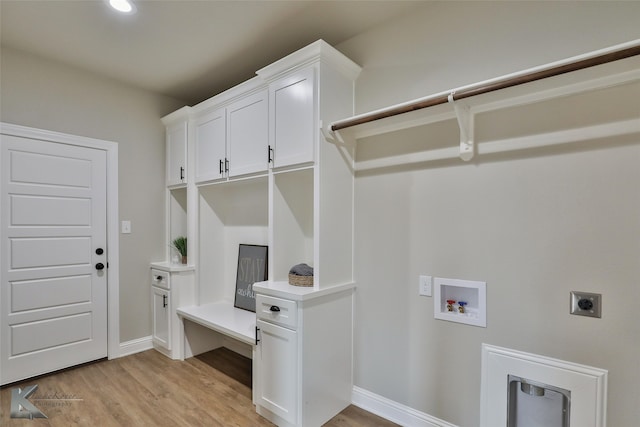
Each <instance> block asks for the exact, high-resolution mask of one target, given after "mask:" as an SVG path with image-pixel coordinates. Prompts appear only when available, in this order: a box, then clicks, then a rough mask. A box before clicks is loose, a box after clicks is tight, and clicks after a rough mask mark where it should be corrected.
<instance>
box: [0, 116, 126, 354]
mask: <svg viewBox="0 0 640 427" xmlns="http://www.w3.org/2000/svg"><path fill="white" fill-rule="evenodd" d="M0 133H1V134H3V135H11V136H17V137H23V138H31V139H37V140H41V141H44V142H55V143H60V144H67V145H75V146H80V147H85V148H92V149H97V150H104V151H105V153H106V157H107V180H106V181H107V224H106V225H107V248H108V250H107V265H108V269H109V273H108V274H107V357H108V358H109V359H115V358H118V357H120V310H119V306H120V246H119V244H120V242H119V236H118V143H116V142H112V141H105V140H101V139H95V138H89V137H84V136H77V135H70V134H65V133H60V132H54V131H49V130H44V129H36V128H31V127H26V126H21V125H14V124H10V123H4V122H0ZM0 212H1V211H0Z"/></svg>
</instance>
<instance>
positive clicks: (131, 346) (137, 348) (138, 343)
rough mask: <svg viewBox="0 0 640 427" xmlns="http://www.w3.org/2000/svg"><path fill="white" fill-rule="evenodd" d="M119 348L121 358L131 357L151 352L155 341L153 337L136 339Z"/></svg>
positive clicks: (124, 343)
mask: <svg viewBox="0 0 640 427" xmlns="http://www.w3.org/2000/svg"><path fill="white" fill-rule="evenodd" d="M119 347H120V348H119V357H125V356H130V355H132V354H136V353H140V352H143V351H147V350H151V349H152V348H153V339H152V338H151V335H149V336H148V337H142V338H136V339H134V340H131V341H127V342H123V343H122V344H120V346H119Z"/></svg>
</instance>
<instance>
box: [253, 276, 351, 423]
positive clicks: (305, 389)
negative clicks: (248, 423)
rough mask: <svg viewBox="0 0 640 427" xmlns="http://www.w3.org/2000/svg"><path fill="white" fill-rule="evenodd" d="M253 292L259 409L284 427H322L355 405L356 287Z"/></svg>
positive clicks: (268, 285)
mask: <svg viewBox="0 0 640 427" xmlns="http://www.w3.org/2000/svg"><path fill="white" fill-rule="evenodd" d="M291 288H294V289H291ZM254 290H255V292H256V315H257V319H258V320H257V327H258V332H257V334H258V344H257V347H256V351H255V355H256V360H255V361H254V366H255V371H254V375H256V378H255V380H254V390H253V393H254V403H255V404H256V410H257V411H258V413H259V414H260V415H262V416H264V417H265V418H267V419H269V420H270V421H271V422H273V423H274V424H276V425H278V426H281V427H282V426H305V427H314V426H321V425H322V424H324V423H326V422H327V421H329V420H330V419H331V418H333V417H334V416H335V415H336V414H338V413H339V412H340V411H342V410H343V409H344V408H346V407H347V406H348V405H349V404H350V403H351V392H352V361H353V355H352V328H351V325H352V315H353V312H352V306H353V286H352V285H347V286H337V287H335V288H334V289H327V290H325V291H323V292H318V291H314V290H313V289H309V288H306V289H305V288H302V289H295V287H292V286H290V285H289V284H288V283H286V282H281V283H277V282H275V283H274V282H263V283H256V284H254Z"/></svg>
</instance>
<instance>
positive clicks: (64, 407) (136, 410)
mask: <svg viewBox="0 0 640 427" xmlns="http://www.w3.org/2000/svg"><path fill="white" fill-rule="evenodd" d="M36 384H37V386H38V389H37V390H36V391H35V393H34V394H33V395H32V396H31V397H29V401H30V402H31V403H33V405H34V406H36V407H37V408H38V409H40V410H41V411H42V412H43V413H44V414H45V415H46V416H47V419H34V420H29V419H14V418H11V417H10V404H11V390H12V389H14V388H16V387H21V388H24V387H26V386H29V385H36ZM0 425H2V426H7V427H9V426H10V427H13V426H16V427H27V426H29V427H41V426H51V427H62V426H65V427H66V426H100V427H103V426H105V427H109V426H159V427H160V426H167V427H169V426H171V427H178V426H180V427H182V426H185V427H186V426H194V427H197V426H224V427H227V426H237V427H254V426H255V427H259V426H273V424H271V423H270V422H269V421H267V420H266V419H264V418H262V417H261V416H259V415H258V414H257V413H256V412H255V407H254V406H253V403H252V402H251V360H250V359H247V358H244V357H242V356H239V355H237V354H236V353H233V352H232V351H230V350H227V349H226V348H220V349H217V350H214V351H212V352H208V353H205V354H202V355H200V356H197V357H194V358H191V359H188V360H186V361H184V362H180V361H175V360H170V359H168V358H167V357H165V356H163V355H161V354H160V353H158V352H156V351H155V350H149V351H145V352H142V353H138V354H134V355H131V356H127V357H122V358H119V359H114V360H108V361H107V360H103V361H99V362H95V363H89V364H86V365H83V366H79V367H76V368H72V369H68V370H65V371H61V372H57V373H54V374H51V375H46V376H42V377H39V378H36V379H31V380H28V381H25V382H22V383H16V384H10V385H8V386H5V387H3V388H2V389H1V390H0ZM395 425H396V424H394V423H391V422H389V421H387V420H385V419H383V418H380V417H377V416H375V415H373V414H370V413H368V412H366V411H364V410H362V409H360V408H357V407H355V406H353V405H352V406H349V407H347V408H346V409H345V410H344V411H342V412H341V413H340V414H338V415H336V416H335V417H334V418H333V419H331V420H330V421H329V422H328V423H327V424H325V426H327V427H359V426H367V427H370V426H378V427H390V426H395Z"/></svg>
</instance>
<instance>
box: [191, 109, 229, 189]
mask: <svg viewBox="0 0 640 427" xmlns="http://www.w3.org/2000/svg"><path fill="white" fill-rule="evenodd" d="M226 120H227V117H226V110H225V109H224V108H221V109H219V110H216V111H213V112H211V113H208V114H206V115H204V116H202V117H200V118H198V119H197V120H196V122H195V134H196V135H195V140H196V143H195V147H196V148H195V150H196V162H195V163H196V171H195V172H196V182H203V181H211V180H214V179H219V178H224V176H225V171H224V169H225V160H226V157H227V149H226V143H227V135H226V131H227V124H226Z"/></svg>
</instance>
